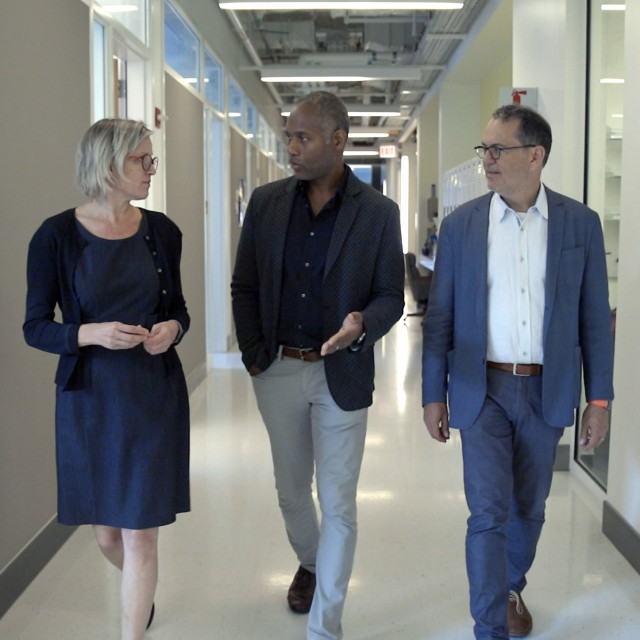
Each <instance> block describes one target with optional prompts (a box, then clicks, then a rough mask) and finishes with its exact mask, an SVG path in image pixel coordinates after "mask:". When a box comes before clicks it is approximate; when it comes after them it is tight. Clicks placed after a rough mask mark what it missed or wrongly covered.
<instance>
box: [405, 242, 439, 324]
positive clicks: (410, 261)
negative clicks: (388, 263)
mask: <svg viewBox="0 0 640 640" xmlns="http://www.w3.org/2000/svg"><path fill="white" fill-rule="evenodd" d="M404 266H405V271H406V274H407V281H408V283H409V288H410V289H411V295H412V296H413V300H414V302H415V303H416V306H417V307H418V310H417V311H415V312H413V313H408V314H407V316H423V315H424V314H425V313H426V311H427V302H428V300H429V289H430V287H431V277H432V274H428V275H426V276H423V275H421V273H420V271H418V267H417V264H416V254H415V253H405V254H404Z"/></svg>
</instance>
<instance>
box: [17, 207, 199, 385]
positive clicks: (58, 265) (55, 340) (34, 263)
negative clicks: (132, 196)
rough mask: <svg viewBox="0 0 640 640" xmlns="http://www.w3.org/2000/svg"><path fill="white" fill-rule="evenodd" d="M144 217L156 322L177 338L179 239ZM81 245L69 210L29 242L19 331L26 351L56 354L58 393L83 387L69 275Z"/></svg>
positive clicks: (169, 356)
mask: <svg viewBox="0 0 640 640" xmlns="http://www.w3.org/2000/svg"><path fill="white" fill-rule="evenodd" d="M145 213H146V217H147V222H148V235H147V236H146V240H147V246H148V247H149V250H150V251H151V254H152V256H153V259H154V262H155V264H156V270H157V271H158V279H159V282H160V285H159V286H160V291H159V293H160V305H159V308H158V321H159V322H162V321H164V320H170V319H171V320H177V321H178V322H179V323H180V325H181V326H182V329H183V333H182V336H183V335H184V333H186V331H187V330H188V329H189V322H190V320H189V314H188V313H187V307H186V304H185V301H184V297H183V295H182V284H181V282H180V256H181V252H182V234H181V232H180V229H178V227H177V225H176V224H175V223H174V222H172V221H171V220H169V218H167V216H165V215H164V214H162V213H159V212H157V211H146V210H145ZM86 244H87V243H86V240H85V239H84V238H83V237H82V235H81V234H80V232H79V230H78V227H77V224H76V220H75V210H74V209H69V210H67V211H64V212H63V213H59V214H58V215H55V216H52V217H51V218H48V219H47V220H45V221H44V222H43V223H42V225H41V226H40V228H39V229H38V230H37V231H36V233H35V234H34V236H33V238H32V239H31V242H30V243H29V255H28V259H27V285H28V290H27V311H26V318H25V322H24V325H23V327H22V329H23V332H24V337H25V340H26V341H27V344H29V345H30V346H32V347H36V348H37V349H42V350H43V351H48V352H50V353H57V354H60V360H59V362H58V369H57V371H56V377H55V382H56V384H58V385H61V387H62V388H63V390H71V389H82V388H84V386H85V384H86V382H87V379H86V376H87V375H88V373H87V370H86V369H87V368H86V367H85V366H84V364H85V363H84V361H83V357H82V356H83V350H82V348H80V347H78V329H79V328H80V325H81V324H82V315H81V309H80V304H79V302H78V299H77V298H76V295H75V293H74V289H73V277H74V273H75V270H76V267H77V264H78V260H79V259H80V256H81V254H82V251H83V249H84V247H85V246H86ZM56 306H58V307H59V308H60V310H61V312H62V322H59V321H57V320H55V310H56ZM182 336H180V337H181V338H182ZM162 355H163V357H164V359H165V363H166V364H167V367H168V369H169V370H172V369H173V368H176V367H180V366H181V365H180V361H179V359H178V354H177V352H176V350H175V348H174V347H173V346H172V347H170V348H169V350H168V351H167V352H166V353H164V354H162Z"/></svg>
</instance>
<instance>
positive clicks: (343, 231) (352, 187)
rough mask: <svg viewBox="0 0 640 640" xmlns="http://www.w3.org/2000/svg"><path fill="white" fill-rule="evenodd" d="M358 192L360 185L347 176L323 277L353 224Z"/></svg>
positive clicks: (325, 275) (357, 206)
mask: <svg viewBox="0 0 640 640" xmlns="http://www.w3.org/2000/svg"><path fill="white" fill-rule="evenodd" d="M359 192H360V187H359V185H358V182H357V180H356V179H355V178H354V177H353V176H349V180H348V182H347V187H346V189H345V192H344V195H343V198H342V203H341V205H340V211H339V213H338V217H337V218H336V223H335V226H334V228H333V234H332V235H331V242H330V243H329V250H328V252H327V262H326V264H325V267H324V278H325V279H326V277H327V276H328V275H329V272H330V271H331V269H332V268H333V266H334V265H335V263H336V260H337V259H338V256H339V255H340V251H341V249H342V245H343V244H344V241H345V240H346V238H347V235H348V233H349V229H351V226H352V225H353V222H354V220H355V219H356V215H357V213H358V209H359V208H360V203H359V202H358V201H357V199H356V198H355V197H354V196H355V195H356V194H357V193H359Z"/></svg>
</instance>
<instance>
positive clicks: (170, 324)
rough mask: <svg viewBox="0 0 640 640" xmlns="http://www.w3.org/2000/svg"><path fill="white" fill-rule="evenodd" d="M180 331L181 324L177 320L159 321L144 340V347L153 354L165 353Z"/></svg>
mask: <svg viewBox="0 0 640 640" xmlns="http://www.w3.org/2000/svg"><path fill="white" fill-rule="evenodd" d="M179 331H180V325H179V324H178V322H177V321H176V320H166V321H165V322H158V324H154V325H153V327H151V331H149V336H148V337H147V339H146V340H145V341H144V348H145V351H146V352H147V353H150V354H151V355H152V356H155V355H158V354H159V353H164V352H165V351H166V350H167V349H168V348H169V347H170V346H171V345H172V344H173V343H174V342H175V339H176V338H177V336H178V332H179Z"/></svg>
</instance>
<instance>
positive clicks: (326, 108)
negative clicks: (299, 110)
mask: <svg viewBox="0 0 640 640" xmlns="http://www.w3.org/2000/svg"><path fill="white" fill-rule="evenodd" d="M305 104H311V105H314V106H316V107H318V111H319V112H320V115H321V116H322V117H323V118H326V119H327V120H330V124H331V127H333V128H335V129H342V130H343V131H345V132H346V133H349V112H348V110H347V106H346V105H345V103H344V102H342V100H340V98H338V96H337V95H335V94H333V93H329V92H328V91H313V92H312V93H309V94H307V95H306V96H304V97H303V98H300V100H298V101H297V102H296V107H298V106H301V105H305Z"/></svg>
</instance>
